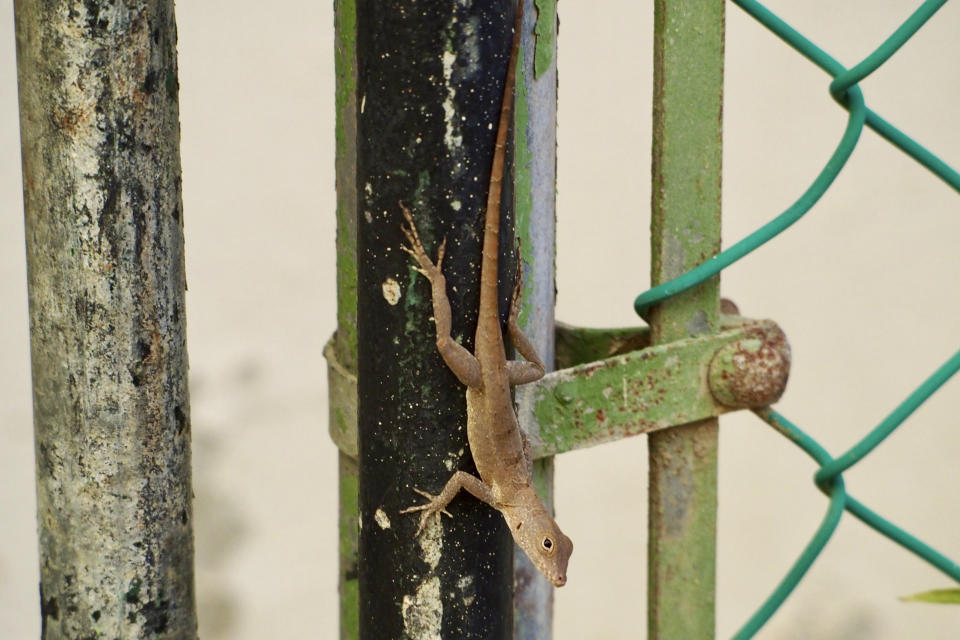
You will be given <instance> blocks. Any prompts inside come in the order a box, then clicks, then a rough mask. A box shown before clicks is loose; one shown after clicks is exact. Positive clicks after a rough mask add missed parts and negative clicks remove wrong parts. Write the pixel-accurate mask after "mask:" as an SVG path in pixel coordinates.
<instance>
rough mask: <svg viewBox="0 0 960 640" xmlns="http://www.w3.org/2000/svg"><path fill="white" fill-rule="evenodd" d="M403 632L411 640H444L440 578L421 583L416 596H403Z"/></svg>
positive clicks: (432, 577)
mask: <svg viewBox="0 0 960 640" xmlns="http://www.w3.org/2000/svg"><path fill="white" fill-rule="evenodd" d="M401 613H402V615H403V630H404V632H405V633H406V637H407V638H410V639H411V640H442V638H441V636H440V629H441V623H442V621H443V600H442V599H441V598H440V578H438V577H437V576H430V577H428V578H426V579H425V580H424V581H423V582H421V583H420V586H419V587H417V592H416V594H414V595H412V596H403V604H402V605H401Z"/></svg>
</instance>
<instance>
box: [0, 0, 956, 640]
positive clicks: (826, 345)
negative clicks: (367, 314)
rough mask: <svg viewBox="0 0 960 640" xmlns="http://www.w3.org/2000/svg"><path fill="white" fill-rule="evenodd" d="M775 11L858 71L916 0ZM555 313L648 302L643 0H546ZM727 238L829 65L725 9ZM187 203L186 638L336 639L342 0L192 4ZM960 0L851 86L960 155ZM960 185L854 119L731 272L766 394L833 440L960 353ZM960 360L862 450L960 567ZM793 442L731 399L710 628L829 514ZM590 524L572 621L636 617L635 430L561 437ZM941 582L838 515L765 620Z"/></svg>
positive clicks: (30, 523)
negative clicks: (841, 150) (766, 332)
mask: <svg viewBox="0 0 960 640" xmlns="http://www.w3.org/2000/svg"><path fill="white" fill-rule="evenodd" d="M767 5H768V6H769V7H770V8H771V9H773V10H774V11H775V12H777V13H778V14H779V15H780V16H781V17H783V18H785V19H786V20H787V21H788V22H790V23H791V24H792V25H794V26H795V27H796V28H798V29H799V30H800V31H801V32H802V33H804V34H805V35H807V36H808V37H810V38H811V39H812V40H813V41H814V42H815V43H817V44H818V45H820V46H821V47H823V48H825V49H826V50H827V51H828V52H830V53H831V54H832V55H833V56H834V57H835V58H837V59H839V60H840V61H841V62H843V63H844V64H846V65H847V66H848V67H849V66H852V65H853V64H855V63H856V62H858V61H859V60H861V59H862V58H863V57H864V56H865V55H866V54H867V53H869V52H870V51H872V50H873V49H874V48H875V47H876V46H877V45H878V44H879V43H880V42H882V41H883V39H885V38H886V37H887V36H888V35H889V34H890V33H891V32H892V31H893V30H894V29H895V28H896V27H897V26H898V25H899V24H900V22H901V21H902V20H903V19H904V18H905V17H906V16H907V15H908V14H909V13H910V12H911V11H913V10H914V9H915V8H916V6H917V5H918V3H917V2H882V3H881V2H870V1H869V0H848V1H846V2H842V3H838V2H831V1H828V0H807V1H806V2H802V3H801V2H789V1H787V0H770V1H769V2H768V3H767ZM559 12H560V20H561V27H560V52H559V73H560V104H559V119H560V125H559V127H560V130H559V181H558V192H559V200H558V209H559V212H558V218H559V219H558V256H557V269H558V278H557V281H558V287H559V294H558V301H557V317H558V318H559V319H562V320H564V321H567V322H571V323H575V324H582V325H592V326H620V325H631V324H638V319H637V318H636V317H635V316H634V314H633V312H632V308H631V303H632V300H633V297H634V296H635V295H636V294H637V293H639V292H640V291H641V290H643V289H645V288H646V287H647V286H648V284H649V275H648V274H649V266H648V264H649V246H648V245H649V241H648V227H649V202H650V193H649V167H650V121H651V107H650V104H651V103H650V100H651V85H652V46H653V45H652V15H653V9H652V3H650V2H631V1H629V0H608V1H607V2H604V3H602V7H601V6H600V5H599V4H597V3H585V2H574V1H570V0H568V1H567V2H561V3H560V9H559ZM727 12H728V14H727V63H726V102H725V106H724V130H725V131H724V132H725V154H724V165H725V166H724V201H723V205H724V216H723V224H724V244H725V246H729V245H730V244H732V243H733V242H735V241H736V240H738V239H739V238H741V237H743V236H744V235H746V234H747V233H749V232H750V231H752V230H753V229H754V228H756V227H757V226H759V225H760V224H762V223H763V222H765V221H766V220H768V219H770V218H772V217H773V216H774V215H776V214H777V213H779V212H780V211H782V210H783V209H784V208H786V207H787V206H788V205H789V204H791V203H792V202H793V200H794V199H795V198H797V197H798V196H799V195H800V194H801V193H802V192H803V190H804V189H805V188H806V187H807V186H808V185H809V183H810V182H811V181H812V179H813V177H814V176H815V175H816V173H817V172H818V171H819V170H820V168H821V167H822V166H823V164H824V163H825V162H826V160H827V158H828V157H829V156H830V154H831V153H832V151H833V148H834V146H835V145H836V142H837V141H838V140H839V137H840V135H841V133H842V130H843V127H844V124H845V122H846V114H845V112H844V111H843V110H842V109H840V108H838V107H837V106H836V105H835V104H834V103H833V101H832V100H831V99H830V97H829V95H828V93H827V85H828V83H829V79H828V78H827V76H826V75H824V74H823V73H822V72H820V71H819V70H818V69H817V68H815V67H814V66H813V65H812V64H811V63H809V62H807V61H806V60H805V59H802V58H801V57H800V56H799V55H798V54H796V53H794V52H793V51H792V50H791V49H789V48H788V47H786V46H785V45H783V44H781V43H780V42H779V41H778V40H777V39H776V38H774V37H773V36H772V35H771V34H769V33H768V32H767V31H765V30H764V29H763V28H762V27H760V26H759V25H758V24H756V23H755V22H754V21H753V20H752V19H751V18H749V17H748V16H746V15H745V14H744V13H743V12H741V11H740V10H739V9H738V8H736V7H735V6H733V5H732V4H730V5H728V8H727ZM12 13H13V12H12V10H11V9H10V8H9V5H8V8H7V10H6V11H3V12H0V637H3V638H11V639H20V638H36V637H38V636H39V628H40V617H39V603H38V593H37V582H38V574H37V551H36V544H37V542H36V536H35V498H34V479H33V440H32V424H31V396H30V363H29V349H28V329H27V309H26V284H25V283H26V276H25V258H24V248H23V243H24V240H23V211H22V199H21V184H20V167H19V165H20V155H19V136H18V117H17V97H16V69H15V55H14V40H13V15H12ZM177 18H178V29H179V52H180V57H179V60H180V86H181V89H180V102H181V118H182V136H183V140H182V154H183V155H182V157H183V185H184V186H183V199H184V211H185V213H184V219H185V235H186V248H187V274H188V281H189V291H188V294H187V304H188V318H189V321H188V327H189V349H190V364H191V395H192V412H193V432H194V438H195V442H194V447H195V449H194V469H195V471H194V486H195V491H196V504H195V514H196V519H195V526H196V536H197V582H198V597H199V607H200V633H201V636H202V637H203V638H205V639H206V640H216V639H220V638H230V639H236V640H246V639H255V638H256V639H259V638H268V637H315V638H333V637H335V634H336V628H337V619H336V611H337V608H336V599H337V595H336V540H337V537H336V536H337V531H336V520H335V516H336V452H335V448H334V446H333V445H332V444H331V442H330V440H329V438H328V437H327V433H326V429H327V425H326V416H327V402H326V397H325V395H326V369H325V363H324V361H323V359H322V356H321V348H322V346H323V344H324V342H325V341H326V339H327V338H328V337H329V336H330V334H331V332H332V331H333V328H334V323H335V315H334V304H335V296H334V244H333V237H334V216H333V211H334V191H333V145H334V142H333V44H332V42H333V40H332V35H333V34H332V29H333V18H332V10H331V6H330V3H329V2H327V3H314V2H302V1H300V0H283V1H281V2H272V3H262V2H253V1H251V0H232V1H230V2H227V1H226V0H206V1H204V2H199V1H197V0H182V1H181V2H180V3H178V5H177ZM958 33H960V3H956V2H954V3H948V4H947V6H946V7H945V8H943V9H942V10H941V11H940V12H939V13H938V14H937V15H936V16H935V17H934V18H933V19H932V20H931V21H930V22H929V23H928V24H927V26H925V27H924V28H923V29H922V30H921V31H920V33H919V34H918V35H917V36H915V37H914V38H913V40H911V41H910V42H909V43H908V44H907V45H906V46H905V47H904V48H903V49H902V50H901V51H900V52H899V53H897V54H896V55H895V56H894V58H893V59H892V60H890V61H889V62H888V63H887V64H885V65H884V66H883V67H882V68H881V69H880V70H879V71H878V72H876V73H875V74H874V76H871V77H870V78H868V79H867V80H866V81H864V83H863V84H862V86H863V89H864V91H865V95H866V98H867V104H868V106H870V107H871V108H873V109H874V110H876V111H878V112H879V113H880V114H881V115H883V116H884V117H885V118H887V119H888V120H890V121H891V122H892V123H894V124H895V125H897V126H899V127H901V128H902V129H903V130H904V131H905V132H907V133H908V134H909V135H912V136H914V137H915V138H916V139H917V140H918V141H920V142H921V143H922V144H925V145H927V146H928V147H929V148H930V149H931V150H933V151H934V152H935V153H937V154H939V155H940V157H941V158H943V159H944V160H945V161H947V162H948V163H950V164H952V166H954V168H957V167H960V126H958V124H957V121H956V114H957V113H958V112H960V66H958V65H957V62H956V61H957V59H958V55H960V40H958V39H957V34H958ZM958 245H960V196H958V195H957V194H956V193H954V192H952V191H951V190H950V189H949V188H948V187H946V186H945V185H944V184H942V183H941V182H939V181H938V180H937V179H936V178H934V177H932V176H931V175H930V174H928V173H927V172H926V171H925V170H923V169H922V168H920V167H919V165H917V164H916V163H915V162H914V161H912V160H910V159H909V158H907V157H906V156H904V155H903V154H902V153H900V152H899V151H897V150H896V149H894V148H893V147H891V146H890V145H888V144H887V143H886V142H884V141H882V140H880V139H879V138H878V137H877V136H876V135H874V134H873V133H871V132H869V131H865V132H864V134H863V137H862V141H861V143H860V146H859V147H858V149H857V150H856V152H855V153H854V155H853V157H852V159H851V160H850V162H849V164H848V165H847V167H846V168H845V169H844V170H843V172H842V173H841V174H840V177H839V178H838V180H837V182H836V183H835V185H834V186H833V187H832V188H831V189H830V190H829V191H828V192H827V194H826V196H825V197H824V198H823V200H822V201H821V202H820V203H819V204H818V205H817V206H816V207H815V208H814V209H813V211H811V212H810V213H809V214H808V216H807V217H806V218H805V219H804V220H803V221H801V222H800V223H799V224H798V225H797V226H796V227H794V228H793V229H791V230H790V231H788V232H787V233H786V234H785V235H783V236H782V237H780V238H778V239H776V240H775V241H774V242H772V243H771V244H770V245H768V246H766V247H764V248H763V249H761V250H759V251H758V252H757V253H756V254H754V255H752V256H750V257H748V258H747V259H745V260H743V261H741V262H740V263H738V264H737V265H735V266H734V267H732V268H730V269H728V270H727V271H725V272H724V274H723V292H724V295H725V296H727V297H730V298H732V299H734V300H735V301H736V302H737V303H738V304H739V306H740V309H741V311H742V312H743V313H744V315H748V316H753V317H769V318H773V319H775V320H776V321H777V322H778V323H779V324H780V325H781V326H782V327H783V328H784V330H785V331H786V333H787V335H788V337H789V339H790V343H791V345H792V348H793V356H794V361H793V370H792V372H791V377H790V385H789V387H788V390H787V393H786V394H785V396H784V398H783V400H782V401H781V402H780V403H779V405H778V408H779V409H780V410H781V411H782V412H783V413H785V414H786V415H787V416H788V417H790V418H791V419H792V420H794V421H795V422H797V423H798V424H799V425H800V426H801V427H802V428H803V429H805V430H807V431H808V432H809V433H810V434H811V435H813V436H814V437H815V438H817V439H819V440H820V441H821V442H822V443H823V444H824V445H825V446H826V447H827V448H828V449H829V450H830V451H831V452H832V453H834V454H839V453H840V452H842V451H843V450H845V449H846V448H847V447H849V446H850V445H851V444H853V442H855V441H856V440H857V439H859V438H860V437H861V436H862V435H863V434H865V433H866V432H867V431H868V430H869V429H870V428H872V427H873V426H874V425H875V424H876V423H877V422H879V421H880V420H881V419H882V418H883V417H884V416H885V415H886V413H887V412H889V410H890V409H892V408H893V407H894V406H895V405H896V404H897V403H898V402H899V401H900V400H901V399H902V398H903V397H905V396H906V395H907V394H908V393H909V392H910V391H911V390H912V389H913V387H914V386H915V385H916V384H918V383H919V382H920V381H921V380H922V379H923V378H925V377H926V376H927V375H929V374H930V373H931V372H932V371H933V370H934V369H935V368H936V367H937V366H939V365H940V364H941V363H942V362H943V361H944V360H945V359H946V358H947V357H948V356H949V355H950V354H951V353H952V352H953V351H954V350H955V349H956V348H957V347H958V346H960V344H958V343H960V340H958V335H960V331H958V328H960V320H958V317H960V295H958V291H960V289H958V284H957V283H958V282H960V251H958ZM958 415H960V380H953V381H951V382H949V383H948V384H947V385H946V386H945V387H944V388H943V389H942V390H941V391H940V392H938V393H937V394H936V395H935V396H934V397H933V399H932V400H931V401H929V402H928V403H927V404H926V405H924V406H923V407H922V408H921V409H920V410H919V411H918V412H917V413H916V414H915V415H914V416H913V417H912V418H911V419H910V420H909V421H908V422H907V423H906V424H905V425H904V426H903V427H902V428H901V431H900V432H898V433H897V434H896V435H894V436H893V437H892V438H890V440H889V441H887V442H886V443H884V444H883V445H882V446H881V447H880V448H879V449H878V450H877V451H875V452H874V453H873V454H871V455H870V457H869V458H868V459H867V460H866V461H865V462H863V463H861V464H859V465H858V466H857V467H855V468H854V469H853V470H851V471H850V472H848V473H847V474H846V478H847V487H848V488H849V489H850V491H851V493H852V494H853V495H855V496H857V497H858V498H859V499H861V500H862V501H863V502H865V503H866V504H867V505H869V506H871V507H873V508H875V509H876V510H877V511H879V512H880V513H881V514H882V515H885V516H887V517H889V518H890V519H892V520H893V521H894V522H896V523H898V524H903V525H905V526H906V528H907V529H908V530H909V531H911V532H912V533H914V534H916V535H918V536H920V537H921V538H922V539H924V540H925V541H927V542H929V543H931V544H933V545H934V546H935V547H937V548H938V549H940V550H941V551H943V552H944V553H946V554H947V555H948V556H950V557H952V558H954V559H958V558H960V513H958V511H960V510H958V503H957V499H956V487H957V486H958V483H960V464H958V460H960V428H958V427H960V420H958ZM814 470H815V468H814V466H813V464H812V463H811V462H810V461H809V460H808V459H807V458H806V456H805V455H804V454H803V453H801V452H800V451H799V449H797V448H795V447H794V446H793V445H791V444H790V443H789V442H787V441H786V440H785V439H784V438H782V437H781V436H779V435H777V434H775V433H773V432H772V430H771V429H770V428H769V427H766V426H764V425H763V424H762V423H760V421H759V420H758V419H756V418H754V417H753V416H752V415H749V414H747V415H733V416H728V417H725V418H724V419H723V420H722V421H721V443H720V521H719V560H718V564H719V566H718V596H717V604H718V614H717V632H718V637H729V635H730V634H732V633H733V632H734V631H735V630H736V629H737V628H738V627H739V626H740V625H741V624H742V623H743V622H744V621H745V620H746V618H747V617H748V616H749V615H750V614H751V613H752V612H753V610H754V609H755V608H756V607H757V606H758V605H759V604H760V602H761V601H762V600H763V599H764V598H765V597H766V596H767V595H768V594H769V592H770V591H771V590H772V588H773V587H774V586H775V584H776V583H777V582H778V581H779V580H780V579H781V577H782V576H783V574H784V572H785V571H786V570H787V569H788V567H789V565H790V564H791V563H792V562H793V560H794V559H795V557H796V555H797V554H798V553H799V551H800V550H801V549H802V547H803V545H805V544H806V542H807V541H808V539H809V537H810V536H811V535H812V533H813V531H814V530H815V528H816V527H817V525H818V524H819V522H820V520H821V518H822V517H823V514H824V513H825V510H826V504H827V503H826V501H825V499H824V498H823V497H822V496H821V495H820V494H819V493H818V492H817V490H816V489H815V488H814V486H813V484H812V482H811V477H812V474H813V472H814ZM556 484H557V506H558V510H559V512H560V515H561V518H562V522H563V524H564V527H565V529H566V530H567V532H568V533H569V534H570V535H571V537H572V538H573V539H574V540H575V541H576V544H577V553H576V555H575V556H574V557H573V560H572V564H571V567H570V582H569V584H568V586H566V587H564V588H563V589H562V590H560V591H558V593H557V613H556V638H557V640H574V639H580V638H590V639H594V638H596V639H603V640H606V639H609V640H616V639H625V638H637V637H643V636H644V635H645V621H644V613H643V611H644V606H643V603H644V598H645V591H644V589H645V587H644V584H645V581H646V546H645V545H646V524H645V522H646V520H645V518H646V515H645V511H646V506H645V505H646V490H645V485H646V443H645V440H644V438H642V437H640V438H636V439H633V440H631V441H628V442H624V443H621V444H618V445H616V446H612V445H607V446H603V447H599V448H596V449H592V450H589V451H582V452H576V453H571V454H566V455H564V456H563V457H562V458H561V459H560V460H559V461H558V463H557V483H556ZM940 586H949V584H948V580H947V579H946V578H945V577H944V576H942V575H940V574H939V573H938V572H936V571H935V570H933V569H931V568H929V567H928V566H926V565H925V564H923V563H922V562H921V561H919V560H917V559H915V558H914V557H912V556H911V555H909V554H908V553H906V552H905V551H903V550H901V549H900V548H899V547H897V546H895V545H894V544H893V543H891V542H889V541H888V540H886V539H883V538H881V537H880V536H879V535H876V534H875V533H873V532H872V531H870V530H868V529H867V528H866V527H865V526H863V525H861V524H860V523H859V522H858V521H856V520H854V519H853V518H851V517H846V518H844V520H843V522H842V523H841V525H840V527H839V530H838V532H837V533H836V535H835V536H834V538H833V539H832V540H831V542H830V544H829V545H828V547H827V549H826V551H825V553H824V554H823V556H822V557H821V558H820V559H819V560H818V561H817V563H816V564H815V565H814V567H813V569H812V570H811V571H810V573H809V575H808V576H807V578H806V579H805V580H804V582H803V583H802V584H801V585H800V587H799V588H798V589H797V591H796V592H795V593H794V595H793V596H792V597H791V598H790V600H788V602H787V604H786V605H785V606H784V607H783V608H782V609H781V610H780V611H779V612H778V613H777V614H776V616H775V617H774V618H773V619H772V620H771V622H770V623H769V624H768V625H767V627H765V629H764V630H763V631H762V632H761V634H760V636H759V637H760V638H770V639H788V638H790V639H792V638H798V639H799V638H818V639H819V638H830V639H832V638H838V639H839V638H844V639H858V638H871V639H874V638H876V639H881V640H888V639H889V640H892V639H895V638H898V639H899V638H906V637H911V638H932V639H941V638H942V639H946V638H956V637H957V636H958V634H960V607H936V606H932V605H916V604H914V605H908V604H904V603H901V602H899V601H898V600H897V597H898V596H900V595H903V594H907V593H913V592H916V591H920V590H925V589H929V588H934V587H940Z"/></svg>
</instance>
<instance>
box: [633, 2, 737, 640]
mask: <svg viewBox="0 0 960 640" xmlns="http://www.w3.org/2000/svg"><path fill="white" fill-rule="evenodd" d="M723 20H724V2H723V0H657V2H656V3H655V9H654V29H655V31H654V108H653V198H652V204H653V211H652V221H651V242H652V265H651V272H652V273H651V279H652V281H653V284H654V285H657V284H659V283H661V282H664V281H666V280H669V279H671V278H674V277H676V276H678V275H680V274H682V273H684V272H685V271H687V270H688V269H690V268H692V267H694V266H696V265H698V264H700V263H702V262H704V261H705V260H707V259H708V258H710V257H711V256H713V255H714V254H716V253H717V252H718V251H719V249H720V170H721V148H722V147H721V116H722V104H723V102H722V99H723ZM719 284H720V283H719V278H712V279H710V280H708V281H706V282H705V283H703V284H701V285H699V286H697V287H695V288H693V289H691V290H689V291H687V292H685V293H683V294H681V295H678V296H676V297H674V298H671V299H670V300H668V301H666V302H664V303H662V304H660V305H659V306H657V307H655V308H654V309H653V310H652V312H651V316H650V320H651V338H652V342H653V344H661V343H665V342H672V341H675V340H681V339H684V338H689V337H694V336H700V335H704V334H708V333H714V332H716V331H717V330H718V329H719V319H720V314H719V308H720V297H719ZM649 443H650V484H649V492H650V495H649V543H648V544H649V547H648V549H649V577H648V579H649V584H648V621H647V622H648V637H649V638H651V639H652V640H657V639H666V638H685V639H688V640H696V639H707V638H713V637H714V602H715V594H714V590H715V578H716V521H717V420H716V418H711V419H707V420H702V421H698V422H693V423H690V424H687V425H683V426H680V427H674V428H672V429H666V430H664V431H660V432H657V433H652V434H650V440H649Z"/></svg>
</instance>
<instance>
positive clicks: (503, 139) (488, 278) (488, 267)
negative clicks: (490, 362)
mask: <svg viewBox="0 0 960 640" xmlns="http://www.w3.org/2000/svg"><path fill="white" fill-rule="evenodd" d="M522 24H523V0H519V2H518V3H517V15H516V23H515V25H514V29H513V42H512V44H511V46H510V59H509V61H508V62H507V77H506V80H505V82H504V89H503V103H502V104H501V106H500V122H499V124H498V126H497V142H496V146H495V147H494V150H493V164H492V166H491V168H490V188H489V190H488V191H487V211H486V216H485V222H484V229H483V260H482V262H481V267H480V308H481V309H496V308H497V307H498V306H499V305H498V297H499V290H498V287H497V270H498V262H499V254H500V199H501V194H502V191H503V170H504V159H505V157H506V150H507V131H508V130H509V129H510V120H511V116H512V112H513V98H514V92H515V90H514V84H515V82H516V75H517V74H516V68H517V57H518V52H519V50H520V27H521V26H522ZM483 315H484V314H481V318H480V326H478V328H477V341H478V342H479V341H480V340H481V333H485V332H489V335H490V337H493V335H494V334H496V335H498V336H499V335H501V334H500V320H499V316H498V314H496V313H492V314H487V318H484V317H483ZM485 319H486V320H488V322H490V323H495V324H496V326H491V327H484V326H483V323H484V320H485Z"/></svg>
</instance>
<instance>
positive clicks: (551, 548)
mask: <svg viewBox="0 0 960 640" xmlns="http://www.w3.org/2000/svg"><path fill="white" fill-rule="evenodd" d="M517 498H519V499H517V500H513V501H511V502H514V504H511V505H505V506H504V507H503V509H502V511H503V516H504V519H505V520H506V521H507V526H509V527H510V533H511V534H513V539H514V541H515V542H516V543H517V545H518V546H519V547H520V548H521V549H523V550H524V551H525V552H526V554H527V557H529V558H530V561H531V562H533V566H535V567H536V568H537V570H538V571H540V573H542V574H543V575H544V576H546V577H547V579H548V580H549V581H550V582H552V583H553V585H554V586H555V587H562V586H563V585H565V584H566V583H567V563H568V562H569V561H570V554H572V553H573V541H572V540H570V538H568V537H567V536H566V535H564V533H563V532H562V531H560V527H558V526H557V523H556V522H554V520H553V518H552V517H551V516H550V514H549V513H548V512H547V510H546V508H544V506H543V503H542V502H540V498H538V497H537V494H536V492H534V490H533V489H527V490H526V491H523V492H521V493H520V495H518V496H517Z"/></svg>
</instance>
